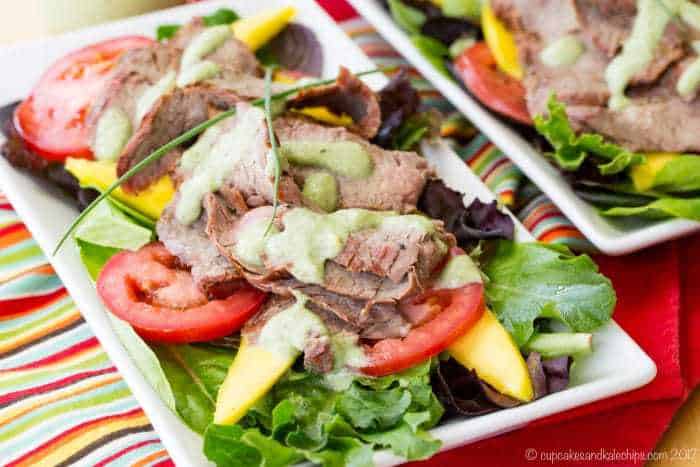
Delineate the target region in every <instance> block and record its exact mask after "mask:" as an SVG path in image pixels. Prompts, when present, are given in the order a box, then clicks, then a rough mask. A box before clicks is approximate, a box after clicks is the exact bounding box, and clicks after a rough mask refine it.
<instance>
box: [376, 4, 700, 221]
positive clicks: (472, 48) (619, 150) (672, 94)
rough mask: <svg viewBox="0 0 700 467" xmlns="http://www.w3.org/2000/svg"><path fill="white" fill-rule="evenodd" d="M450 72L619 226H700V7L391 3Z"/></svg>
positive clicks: (426, 51) (424, 49)
mask: <svg viewBox="0 0 700 467" xmlns="http://www.w3.org/2000/svg"><path fill="white" fill-rule="evenodd" d="M383 3H384V4H385V6H386V8H387V9H388V11H389V12H390V13H391V15H392V17H393V18H394V20H395V21H396V23H397V24H398V25H399V26H400V27H402V28H403V29H404V30H406V31H407V32H408V33H409V34H411V38H412V41H413V43H414V45H415V46H416V47H417V48H418V50H419V51H420V52H421V53H422V54H423V55H424V56H425V57H426V58H428V59H429V60H430V61H431V62H432V63H433V64H434V65H435V67H437V69H438V70H440V71H442V72H443V73H444V74H445V75H448V76H452V77H454V79H455V80H457V81H458V82H459V83H462V84H463V85H464V87H465V88H466V90H467V91H468V92H469V93H470V94H471V95H472V96H474V97H475V98H476V99H477V100H478V101H479V102H481V104H483V105H484V106H485V107H486V108H488V109H490V110H491V111H493V112H494V113H495V114H496V115H499V116H500V117H502V118H503V120H505V121H506V122H507V123H509V124H510V125H511V126H512V128H513V129H515V130H516V131H518V132H519V133H520V134H522V135H523V136H524V137H525V139H527V140H529V141H530V142H532V143H533V144H534V145H535V146H536V147H537V148H538V149H540V150H541V152H542V153H543V154H545V156H546V157H547V158H548V159H549V160H550V161H551V162H552V163H553V164H554V165H555V166H556V167H557V168H559V169H560V170H561V172H562V176H563V177H565V178H566V180H567V181H568V182H570V184H571V185H572V187H573V188H574V190H575V191H576V193H577V194H578V195H579V196H580V197H581V198H583V199H584V200H586V201H588V202H590V203H591V204H593V205H594V206H596V207H597V208H598V210H599V212H600V213H601V214H602V215H603V216H607V217H609V218H613V217H614V218H646V219H653V220H655V219H668V218H684V219H690V220H696V221H697V220H700V197H699V195H700V182H699V180H700V178H698V174H699V173H700V158H698V154H699V153H700V140H698V138H697V134H698V132H697V131H696V130H697V128H698V122H697V120H696V119H697V109H698V100H697V99H696V96H697V92H698V87H699V86H700V65H699V64H700V61H699V59H698V51H697V50H699V49H698V45H699V44H700V42H698V41H697V40H698V37H700V36H698V31H700V5H698V4H697V3H695V2H692V1H686V0H678V1H676V0H673V1H670V0H636V1H622V2H620V1H595V2H594V1H546V2H534V1H525V0H523V1H521V0H483V1H482V0H387V1H385V2H383Z"/></svg>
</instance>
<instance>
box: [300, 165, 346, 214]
mask: <svg viewBox="0 0 700 467" xmlns="http://www.w3.org/2000/svg"><path fill="white" fill-rule="evenodd" d="M302 194H303V195H304V198H306V199H308V200H309V201H311V202H313V203H314V204H316V206H318V207H319V208H321V209H323V210H324V211H326V212H333V211H335V209H336V207H338V181H337V180H336V179H335V177H334V176H333V175H331V174H329V173H326V172H314V173H312V174H309V175H308V176H307V177H306V180H304V189H303V190H302Z"/></svg>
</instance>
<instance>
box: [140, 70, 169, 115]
mask: <svg viewBox="0 0 700 467" xmlns="http://www.w3.org/2000/svg"><path fill="white" fill-rule="evenodd" d="M175 78H176V74H175V71H174V70H170V71H169V72H167V73H166V74H165V75H164V76H163V77H162V78H161V79H160V80H158V82H157V83H155V84H154V85H153V86H150V87H149V88H148V89H146V92H144V93H143V94H142V95H141V97H139V100H138V101H136V121H137V122H140V121H141V120H143V117H145V116H146V114H147V113H148V112H149V110H151V108H152V107H153V105H154V104H155V103H156V101H157V100H158V99H160V98H161V96H164V95H165V94H167V93H169V92H170V91H172V90H173V89H175Z"/></svg>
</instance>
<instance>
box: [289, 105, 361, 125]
mask: <svg viewBox="0 0 700 467" xmlns="http://www.w3.org/2000/svg"><path fill="white" fill-rule="evenodd" d="M292 111H293V112H296V113H300V114H302V115H306V116H307V117H311V118H313V119H314V120H318V121H319V122H323V123H328V124H329V125H333V126H350V125H352V117H351V116H350V115H348V114H345V113H343V114H342V115H338V114H336V113H333V112H331V111H330V110H328V108H327V107H323V106H316V107H304V108H301V109H293V110H292Z"/></svg>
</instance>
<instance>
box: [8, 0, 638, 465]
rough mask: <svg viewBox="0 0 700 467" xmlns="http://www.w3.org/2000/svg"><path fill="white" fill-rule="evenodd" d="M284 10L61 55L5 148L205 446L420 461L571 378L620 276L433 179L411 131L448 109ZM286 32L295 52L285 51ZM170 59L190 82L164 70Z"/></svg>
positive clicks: (337, 461) (165, 395) (259, 456)
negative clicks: (438, 431)
mask: <svg viewBox="0 0 700 467" xmlns="http://www.w3.org/2000/svg"><path fill="white" fill-rule="evenodd" d="M448 5H452V6H448ZM444 7H445V8H446V9H447V8H456V7H457V3H454V2H447V1H446V2H445V5H444ZM459 11H460V12H462V10H459ZM468 13H469V14H470V15H471V14H472V13H474V12H472V11H471V10H470V11H469V12H468ZM460 14H461V13H460ZM404 15H407V17H406V18H404V21H408V22H411V21H413V22H415V20H416V18H415V17H416V13H415V12H412V10H409V11H408V13H406V12H404ZM293 16H294V11H293V9H291V8H283V9H280V10H275V11H268V12H264V13H261V14H260V15H258V16H254V17H251V18H242V19H241V18H239V17H238V15H236V14H235V13H234V12H232V11H230V10H219V11H217V12H215V13H213V14H212V15H210V16H206V17H204V18H195V19H193V21H192V22H191V23H188V24H186V25H182V26H181V25H167V26H162V27H160V28H159V29H158V34H157V36H158V41H153V40H150V39H147V38H134V37H131V38H123V39H114V40H112V41H108V42H106V43H101V44H96V45H93V46H90V47H88V48H86V49H83V50H80V51H77V52H75V53H73V54H70V55H68V56H67V57H64V58H63V59H61V60H59V61H58V62H57V63H56V64H54V65H53V66H52V68H51V69H50V71H49V72H47V75H45V77H44V78H42V80H41V82H40V83H39V85H38V86H37V88H36V89H35V91H34V92H33V93H32V94H31V96H30V97H29V98H27V100H25V101H24V102H23V103H21V104H19V106H17V107H16V108H14V110H13V112H14V118H7V119H5V121H4V122H3V125H4V127H5V128H4V131H5V132H6V135H7V137H8V141H7V142H6V144H5V145H4V147H3V155H4V156H5V157H6V158H7V159H8V160H10V161H11V162H12V163H13V164H14V165H16V166H17V167H21V168H24V169H28V170H31V171H32V172H34V173H36V174H37V175H40V176H42V177H44V179H45V180H47V182H50V183H54V184H57V185H59V186H60V187H62V188H64V189H65V190H66V191H67V192H69V193H70V194H71V195H72V196H74V197H75V198H76V199H77V201H78V204H79V206H80V208H81V211H82V212H81V214H80V215H79V216H78V217H77V219H76V220H75V222H74V223H73V225H72V226H71V228H70V229H69V230H68V231H67V232H66V235H65V237H64V239H63V240H62V241H61V243H59V245H57V249H58V248H60V247H61V246H62V245H63V243H64V241H66V240H68V241H70V240H72V241H75V243H76V245H77V247H78V249H79V251H80V256H81V258H82V260H83V262H84V264H85V267H86V270H87V272H88V274H89V275H90V277H91V278H92V279H93V280H94V281H95V283H96V287H97V291H98V293H99V295H100V297H101V298H102V300H103V301H104V303H105V304H106V306H107V308H108V309H109V310H110V312H111V313H112V314H110V316H111V317H112V320H113V325H114V329H115V331H116V332H117V334H118V335H119V337H120V339H121V341H122V343H123V344H124V346H125V347H126V349H127V350H128V352H129V354H130V355H131V357H132V358H133V359H134V362H135V363H136V364H137V366H138V367H139V369H140V370H141V371H142V373H143V375H144V377H145V378H146V379H147V380H148V381H149V382H150V384H151V385H152V386H153V388H154V389H155V390H156V391H157V392H158V393H159V394H160V396H161V397H162V399H163V401H164V403H165V404H166V405H167V406H168V407H170V408H171V409H172V410H173V411H175V412H176V413H177V414H178V415H179V416H180V418H181V419H182V420H183V421H184V422H185V423H186V424H187V425H188V426H189V427H190V428H191V429H192V430H194V431H195V432H197V433H200V434H201V435H202V436H203V437H204V453H205V455H206V456H207V457H208V458H209V459H210V460H211V461H213V462H214V463H216V464H217V465H218V466H260V465H265V466H270V465H275V466H277V465H279V466H281V465H289V464H294V463H297V462H300V461H304V460H308V461H311V462H314V463H318V464H322V465H327V466H336V465H372V464H373V461H372V458H373V453H374V451H375V450H376V449H385V448H386V449H390V450H391V451H392V452H393V453H395V454H397V455H399V456H402V457H404V458H405V459H409V460H413V459H425V458H428V457H430V456H431V455H433V454H434V453H435V452H437V451H438V450H439V448H440V441H439V440H437V439H435V438H434V437H432V436H431V435H430V433H429V431H428V430H429V429H430V428H432V427H434V426H435V425H437V424H438V423H440V422H441V421H443V420H445V419H446V418H447V417H454V416H476V415H481V414H485V413H488V412H491V411H494V410H500V409H503V408H508V407H514V406H517V405H520V404H523V403H528V402H530V401H532V400H535V399H537V398H540V397H544V396H546V395H547V394H549V393H552V392H556V391H560V390H563V389H565V388H566V387H567V386H568V383H569V372H570V369H571V366H572V364H573V365H575V362H576V359H579V358H583V357H584V356H585V355H587V354H589V353H590V352H592V351H594V349H593V342H592V334H591V333H592V332H593V331H595V330H596V329H598V328H599V327H600V326H602V325H604V324H605V323H606V322H608V321H609V319H610V316H611V314H612V311H613V309H614V306H615V293H614V290H613V288H612V285H611V283H610V281H609V280H608V279H607V278H605V277H604V276H603V275H601V274H600V273H599V272H598V269H597V267H596V265H595V263H594V262H593V261H592V260H591V259H590V258H589V257H587V256H576V255H574V254H573V253H571V252H570V251H568V250H567V249H565V248H561V247H553V246H549V245H544V244H540V243H517V242H515V241H514V239H513V238H514V225H513V221H512V219H511V218H510V217H509V216H508V215H506V214H504V213H502V212H501V211H500V210H499V208H498V206H497V205H496V203H495V202H493V203H482V202H481V201H479V200H478V199H477V200H474V201H473V202H471V204H469V205H468V206H465V204H464V201H463V195H462V194H460V193H457V192H455V191H453V190H451V189H450V188H448V187H447V186H446V185H445V184H444V183H443V182H442V181H441V180H439V179H438V178H436V177H435V176H434V174H433V173H432V171H431V169H430V168H429V167H428V164H427V163H426V162H425V160H424V159H422V157H421V156H420V155H419V154H417V153H416V152H414V151H412V149H415V148H416V147H417V146H418V143H419V142H420V141H421V140H423V139H424V138H429V137H432V136H433V134H434V132H435V130H434V129H435V126H436V124H437V123H436V119H437V116H436V114H435V113H434V112H431V111H428V110H426V109H424V108H423V107H422V106H421V103H420V98H419V97H418V94H417V92H416V91H415V89H413V88H412V86H411V85H410V82H409V81H408V79H407V77H406V75H405V74H403V73H398V74H395V75H394V76H393V78H392V80H391V81H390V82H389V84H388V85H387V86H386V87H384V88H383V89H382V90H381V91H379V92H378V93H375V92H374V91H372V90H370V89H369V88H368V87H367V86H366V85H365V84H363V83H362V81H360V80H359V79H358V78H357V76H360V75H362V74H363V73H359V74H357V75H353V74H351V73H350V72H348V71H347V70H341V72H340V74H339V75H338V77H337V78H336V79H330V80H318V79H317V78H314V76H313V75H314V74H316V73H318V71H319V69H320V67H319V64H318V60H319V59H318V57H319V55H318V54H319V50H320V48H319V45H318V41H317V40H316V39H315V37H313V33H310V31H309V30H306V29H304V30H303V31H301V30H300V29H299V28H300V27H301V26H300V25H295V24H294V23H291V22H290V21H291V19H292V17H293ZM229 23H230V24H229ZM285 34H292V35H293V36H294V37H296V38H297V39H295V40H296V44H297V45H298V46H303V47H302V50H295V51H293V52H294V53H291V52H290V51H289V50H288V49H287V50H286V52H285V53H283V54H282V55H280V52H279V51H278V49H277V46H276V45H275V41H277V44H279V43H280V42H279V38H280V37H284V36H283V35H285ZM285 47H287V48H288V47H289V45H288V43H287V45H286V46H285ZM253 52H256V53H257V57H256V56H255V55H253ZM188 56H189V57H192V56H194V57H196V59H194V60H193V59H188V60H186V57H188ZM169 57H170V58H173V57H174V64H173V63H170V64H168V65H165V66H164V65H163V63H169V62H168V58H169ZM290 58H293V60H292V61H293V65H289V64H288V63H289V60H288V59H290ZM188 61H190V62H191V63H189V65H187V66H190V67H196V68H186V67H185V66H183V63H186V62H188ZM260 63H275V64H276V66H277V68H276V69H275V68H274V67H272V66H268V67H267V68H266V70H265V72H264V73H263V72H262V70H261V66H260ZM202 64H204V65H202ZM301 65H303V66H302V68H299V66H301ZM289 66H291V67H292V68H284V67H289ZM80 67H83V68H82V69H81V70H82V72H81V73H77V72H76V73H73V74H70V75H66V74H65V73H62V72H63V71H65V70H66V69H71V70H74V71H75V70H77V69H79V68H80ZM177 69H180V72H179V73H180V75H182V74H184V73H186V76H188V77H192V76H194V77H195V78H193V81H189V80H188V82H187V84H185V85H182V86H177V85H175V84H172V81H173V80H175V81H177V80H179V77H180V76H179V75H178V74H177V73H176V70H177ZM193 69H195V70H197V71H196V72H195V71H193ZM379 71H380V70H370V71H368V72H366V73H365V74H370V73H376V72H379ZM125 72H126V73H125ZM124 76H128V77H133V76H137V77H138V79H136V80H132V78H124ZM176 77H177V78H176ZM174 78H176V79H174ZM144 82H146V85H145V86H144V85H143V84H144ZM168 83H170V84H168ZM76 89H83V90H86V89H87V90H89V92H83V95H84V96H81V98H80V99H74V98H75V96H76V92H77V91H76ZM156 91H158V92H159V94H158V95H157V96H156V98H155V99H154V98H153V94H154V93H155V92H156ZM143 96H147V101H148V103H150V109H147V111H146V112H145V113H144V112H141V111H137V110H135V109H138V108H139V107H143V105H144V104H143V102H144V100H143V99H144V98H143ZM66 99H73V100H72V103H71V106H70V107H68V108H61V110H62V111H61V112H56V111H55V110H56V109H57V108H59V107H60V106H61V105H63V104H65V102H66ZM4 110H7V109H4ZM200 111H201V112H200ZM134 112H135V113H136V114H137V115H138V118H134ZM95 113H97V115H94V114H95ZM10 114H11V112H5V111H4V112H3V113H2V115H5V116H9V115H10ZM115 115H116V116H117V118H114V117H115ZM105 122H106V123H105ZM543 124H545V125H546V124H547V123H546V122H544V123H543ZM131 127H133V128H131ZM125 129H126V130H125ZM173 129H175V130H174V131H173ZM127 130H128V131H127ZM59 137H60V141H56V138H59ZM97 140H100V141H101V143H100V144H97V143H96V141H97ZM105 142H106V143H107V146H110V147H111V148H115V147H116V148H117V150H110V151H105V152H102V151H99V150H96V149H97V147H100V148H101V147H102V146H101V144H102V143H105ZM569 144H570V146H571V147H572V148H573V149H570V150H568V149H567V153H568V152H575V151H576V150H578V148H579V147H585V148H586V150H591V149H590V147H591V146H592V144H593V143H590V142H587V141H573V140H572V141H570V142H569ZM600 147H601V148H602V149H601V151H602V152H604V153H606V154H608V153H609V152H610V151H609V150H608V149H607V147H606V146H605V145H600ZM105 154H114V156H109V157H107V156H105ZM610 155H611V157H610V159H611V160H612V161H619V162H615V164H625V163H629V162H625V161H623V159H624V158H625V157H627V156H625V155H624V154H610ZM567 157H570V158H571V159H574V158H575V157H576V156H567ZM630 157H631V156H630ZM192 200H194V202H191V201H192Z"/></svg>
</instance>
